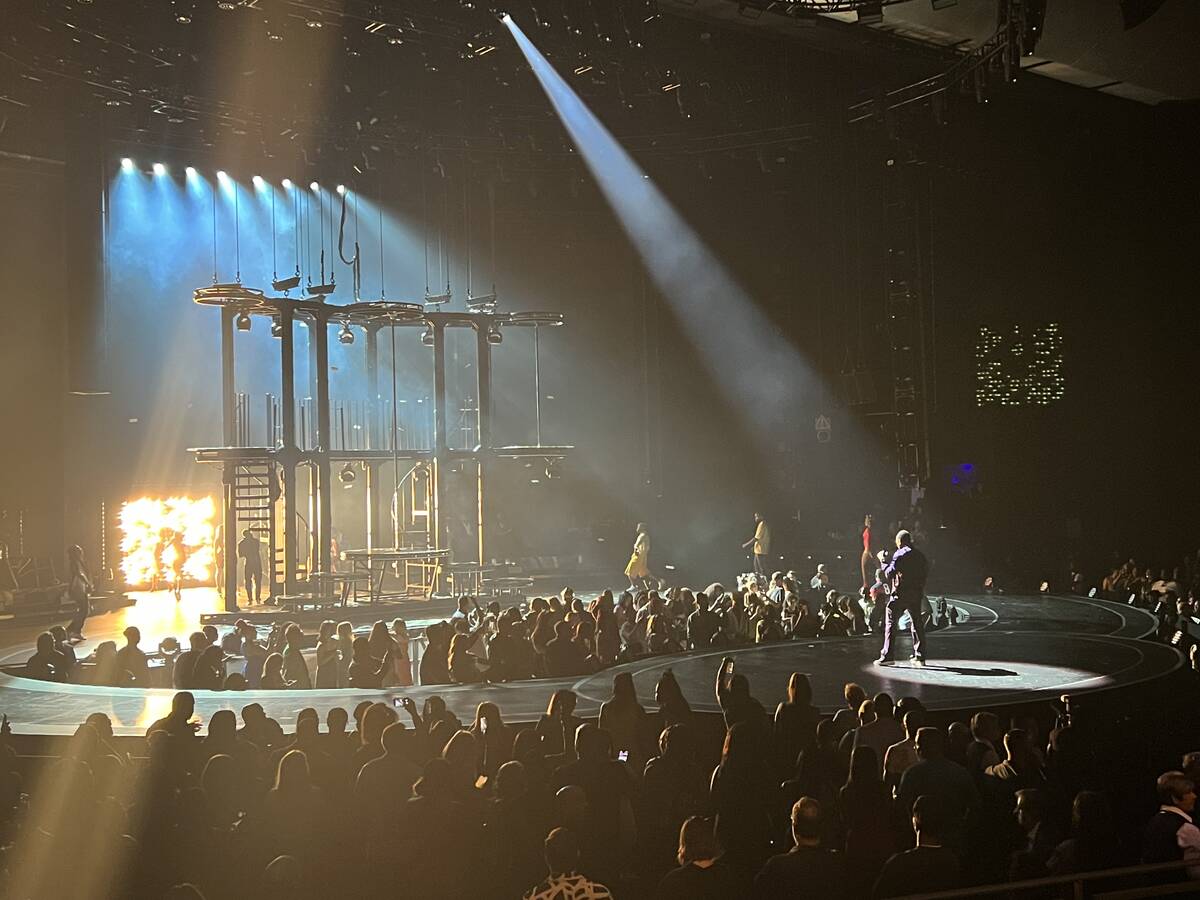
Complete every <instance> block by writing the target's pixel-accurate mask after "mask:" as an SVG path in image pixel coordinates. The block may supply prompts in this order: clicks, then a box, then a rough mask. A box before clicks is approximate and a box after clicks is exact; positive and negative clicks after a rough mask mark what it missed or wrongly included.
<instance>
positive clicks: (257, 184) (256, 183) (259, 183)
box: [250, 175, 266, 188]
mask: <svg viewBox="0 0 1200 900" xmlns="http://www.w3.org/2000/svg"><path fill="white" fill-rule="evenodd" d="M250 180H251V181H253V182H254V186H255V187H256V188H261V187H262V186H263V185H264V184H265V183H266V182H264V181H263V177H262V176H261V175H255V176H254V177H253V178H251V179H250Z"/></svg>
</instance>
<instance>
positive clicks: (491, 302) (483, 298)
mask: <svg viewBox="0 0 1200 900" xmlns="http://www.w3.org/2000/svg"><path fill="white" fill-rule="evenodd" d="M467 309H469V310H471V312H489V313H490V312H493V311H494V310H495V309H496V292H495V291H492V292H491V293H490V294H480V295H479V296H477V297H467Z"/></svg>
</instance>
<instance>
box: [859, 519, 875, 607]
mask: <svg viewBox="0 0 1200 900" xmlns="http://www.w3.org/2000/svg"><path fill="white" fill-rule="evenodd" d="M862 539H863V552H862V563H861V567H862V586H863V589H862V592H863V597H864V599H865V598H866V596H867V591H868V589H869V588H870V587H871V579H870V577H868V574H867V573H869V572H872V571H874V569H875V560H874V554H872V553H871V514H870V513H867V515H866V516H865V517H864V518H863V533H862Z"/></svg>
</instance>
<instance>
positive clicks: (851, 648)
mask: <svg viewBox="0 0 1200 900" xmlns="http://www.w3.org/2000/svg"><path fill="white" fill-rule="evenodd" d="M946 596H947V599H949V600H950V601H951V602H952V603H954V604H955V605H956V606H958V607H959V608H961V609H963V610H965V611H966V612H967V621H966V622H965V623H963V624H960V625H957V626H954V627H952V628H948V629H943V630H939V631H934V632H931V634H930V635H929V639H928V643H929V651H928V655H929V659H928V662H927V664H926V666H924V667H923V668H918V667H914V666H911V665H909V664H906V663H898V664H896V665H894V666H888V667H877V666H875V665H874V664H873V662H874V659H875V657H876V656H877V654H878V651H879V638H878V636H875V635H871V636H867V637H860V638H842V639H824V640H813V641H788V642H783V643H778V644H767V645H763V646H752V647H744V648H738V649H735V650H732V651H725V650H712V651H704V652H693V653H686V654H675V655H671V656H657V657H650V658H647V659H644V660H639V661H637V662H634V663H628V664H626V665H622V666H617V667H614V668H611V669H605V670H603V671H601V672H599V673H597V674H595V675H590V676H586V677H583V678H567V679H539V680H536V681H522V682H512V683H507V684H495V685H477V686H469V685H461V686H460V685H433V686H428V687H413V688H409V689H407V690H403V691H399V690H383V691H363V690H320V691H318V690H314V691H303V692H301V691H290V692H289V691H244V692H237V693H226V692H215V691H197V692H196V712H197V714H198V716H199V717H200V718H201V719H202V720H204V721H207V720H208V718H209V717H211V715H212V714H213V713H214V712H215V711H217V710H218V709H233V710H235V711H236V710H240V709H241V707H243V706H245V705H246V704H248V703H254V702H257V703H261V704H262V705H263V707H264V708H265V709H266V711H267V714H268V715H270V716H273V717H274V718H276V719H278V720H279V722H280V724H281V725H283V726H284V728H285V729H288V730H290V729H291V728H292V726H293V725H294V723H295V719H296V715H297V714H298V713H299V711H300V710H301V709H303V708H305V707H309V706H311V707H315V708H316V709H317V710H318V711H320V712H321V713H322V715H323V714H324V711H325V710H326V709H328V708H330V707H333V706H342V707H345V708H346V709H347V710H348V711H349V710H351V709H352V708H353V707H354V706H355V705H356V704H357V703H359V702H360V701H362V700H365V699H370V700H387V699H389V698H394V697H399V696H402V695H407V696H411V697H413V698H414V699H416V700H417V701H418V702H420V700H421V699H422V698H424V697H426V696H428V695H430V694H435V693H436V694H440V695H441V696H442V697H443V698H445V700H446V703H447V705H448V706H449V707H450V708H451V709H452V710H453V711H454V712H455V713H456V714H457V715H458V716H459V717H460V718H461V719H463V720H464V721H469V720H470V719H471V718H473V716H474V710H475V706H476V704H478V703H480V702H482V701H485V700H490V701H493V702H495V703H497V704H499V706H500V709H501V710H502V711H503V714H504V716H505V717H506V718H507V719H510V720H512V721H530V720H533V719H536V718H537V716H538V715H539V714H540V713H542V712H543V711H544V709H545V705H546V702H547V699H548V697H549V696H550V694H551V692H553V691H554V690H555V689H557V688H562V687H569V688H571V689H573V690H574V691H575V692H576V693H577V694H578V695H579V701H580V702H579V709H580V712H581V714H583V715H594V714H596V713H597V712H598V711H599V706H600V703H601V702H602V701H604V700H605V699H607V697H608V696H609V695H610V693H611V684H612V678H613V676H614V675H615V674H617V673H618V672H631V673H632V674H633V678H634V684H635V685H636V686H637V692H638V695H639V697H640V698H641V700H642V702H643V704H645V705H647V707H653V706H654V686H655V683H656V681H657V679H658V677H659V675H660V674H661V673H662V671H663V670H664V669H668V668H669V669H671V670H672V671H673V672H674V674H675V676H676V678H677V679H678V680H679V683H680V686H681V687H682V688H683V691H684V694H685V695H686V696H687V698H688V700H689V701H690V702H691V704H692V707H693V709H695V710H697V711H701V712H716V711H717V706H716V703H715V699H714V697H713V681H714V678H715V673H716V669H717V666H718V664H719V662H720V659H721V657H722V656H725V655H730V656H733V658H734V659H735V660H736V671H738V672H739V673H742V674H744V675H746V676H747V677H748V678H749V679H750V684H751V690H752V692H753V693H754V695H755V696H756V697H757V698H758V699H759V700H760V701H762V703H763V704H764V706H767V707H768V709H771V708H774V705H775V704H776V703H777V702H778V701H779V700H780V699H782V697H783V694H784V690H785V688H786V685H787V680H788V677H789V675H790V674H791V673H792V672H793V671H797V672H804V673H806V674H807V675H808V676H809V679H810V681H811V683H812V686H813V694H814V702H815V703H816V704H817V705H818V706H819V707H821V708H822V709H824V710H832V709H835V708H838V707H840V706H841V704H842V687H843V685H844V684H845V683H846V682H848V681H856V682H858V683H860V684H862V685H863V687H864V688H866V690H867V691H868V692H870V693H874V692H876V691H888V692H889V693H891V694H893V696H896V697H901V696H905V695H911V696H915V697H918V698H920V699H921V700H922V701H923V702H924V703H925V705H926V706H927V707H928V708H930V709H937V710H955V709H973V708H979V707H983V706H987V707H994V706H1001V705H1005V704H1013V703H1024V702H1029V701H1034V700H1039V699H1045V698H1050V697H1057V696H1058V695H1060V694H1063V693H1068V692H1070V693H1081V692H1091V691H1100V690H1107V689H1112V688H1117V687H1128V686H1131V685H1136V684H1140V683H1143V682H1147V681H1151V680H1154V679H1157V678H1161V677H1163V676H1165V675H1168V674H1170V673H1171V672H1173V671H1175V670H1176V669H1177V668H1179V666H1180V665H1181V664H1182V657H1181V656H1180V654H1179V653H1178V652H1177V651H1176V650H1175V649H1174V648H1172V647H1169V646H1166V645H1163V644H1157V643H1152V642H1150V641H1146V640H1143V638H1144V637H1145V636H1146V635H1148V634H1150V633H1151V632H1152V631H1153V629H1154V625H1155V622H1154V618H1153V616H1151V615H1150V614H1149V613H1147V612H1145V611H1143V610H1138V609H1134V608H1131V607H1127V606H1121V605H1117V604H1112V603H1107V602H1104V601H1099V600H1091V599H1086V598H1081V597H1062V596H1055V595H1035V596H1027V595H995V596H982V595H971V594H962V595H951V594H948V595H946ZM3 641H4V637H3V635H0V643H3ZM908 646H909V645H908V643H907V640H906V639H905V640H902V642H901V646H900V655H901V656H903V655H904V653H905V651H906V650H907V649H908ZM14 652H16V651H15V650H13V647H12V646H11V645H10V646H0V656H12V655H13V653H14ZM173 693H174V692H173V691H167V690H136V689H128V688H125V689H122V688H106V687H93V686H87V685H63V684H51V683H45V682H38V681H32V680H29V679H25V678H19V677H14V676H10V675H0V712H4V713H6V714H7V715H8V717H9V719H10V720H11V721H12V723H13V726H14V729H15V730H16V731H17V732H20V733H27V734H69V733H71V732H72V731H74V729H75V727H76V726H77V725H78V724H79V723H80V722H82V721H83V719H84V718H85V717H86V716H87V715H88V714H90V713H93V712H97V711H99V712H104V713H107V714H108V715H109V716H110V717H111V718H112V720H113V725H114V731H116V732H117V733H118V734H140V733H143V732H144V731H145V729H146V727H147V726H148V725H149V724H150V723H151V722H153V721H154V720H155V719H157V718H159V717H161V716H162V715H164V714H165V713H166V712H167V710H168V709H169V707H170V703H171V697H172V694H173Z"/></svg>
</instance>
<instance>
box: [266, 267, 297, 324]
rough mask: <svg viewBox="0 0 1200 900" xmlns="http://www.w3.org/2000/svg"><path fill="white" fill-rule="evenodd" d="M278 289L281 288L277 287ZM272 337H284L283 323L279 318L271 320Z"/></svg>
mask: <svg viewBox="0 0 1200 900" xmlns="http://www.w3.org/2000/svg"><path fill="white" fill-rule="evenodd" d="M298 280H299V279H297V281H298ZM276 290H280V289H279V288H276ZM271 337H283V323H282V322H280V321H279V320H278V319H272V320H271Z"/></svg>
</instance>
